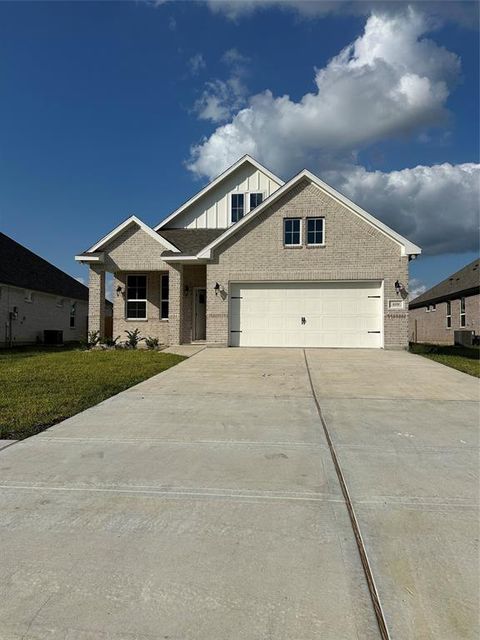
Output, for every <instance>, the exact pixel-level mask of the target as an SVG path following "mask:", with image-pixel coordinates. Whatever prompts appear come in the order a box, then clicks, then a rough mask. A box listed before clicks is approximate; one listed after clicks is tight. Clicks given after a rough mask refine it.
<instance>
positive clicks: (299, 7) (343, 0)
mask: <svg viewBox="0 0 480 640" xmlns="http://www.w3.org/2000/svg"><path fill="white" fill-rule="evenodd" d="M206 2H207V5H208V6H209V8H210V10H211V11H212V12H213V13H221V14H223V15H224V16H225V17H226V18H227V19H229V20H233V21H238V20H241V19H242V18H246V17H249V16H251V15H253V14H254V13H255V12H257V11H260V12H262V11H265V10H267V9H272V8H279V9H282V10H284V11H290V12H293V13H295V14H296V15H297V16H299V17H300V18H304V19H312V18H323V17H325V16H328V15H333V14H340V15H354V16H361V15H369V14H370V13H371V12H375V11H376V12H378V11H382V12H384V13H398V12H399V11H402V9H403V8H404V6H405V3H403V2H399V1H396V2H394V1H392V0H206ZM408 4H409V5H410V6H415V7H417V8H418V9H419V10H422V11H428V13H429V15H431V16H432V17H433V18H435V19H436V20H441V21H443V20H449V21H453V22H457V23H458V24H460V25H461V26H463V27H468V28H471V29H476V28H477V27H478V4H477V3H476V2H473V1H468V0H467V1H465V2H459V1H458V0H429V1H428V2H427V1H425V0H411V1H410V2H409V3H408Z"/></svg>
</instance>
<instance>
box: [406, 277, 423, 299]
mask: <svg viewBox="0 0 480 640" xmlns="http://www.w3.org/2000/svg"><path fill="white" fill-rule="evenodd" d="M426 290H427V287H426V286H425V285H424V284H423V282H422V281H421V280H419V279H418V278H411V280H410V283H409V287H408V299H409V300H415V298H418V296H420V295H422V293H424V292H425V291H426Z"/></svg>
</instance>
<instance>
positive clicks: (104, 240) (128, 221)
mask: <svg viewBox="0 0 480 640" xmlns="http://www.w3.org/2000/svg"><path fill="white" fill-rule="evenodd" d="M131 224H137V225H138V226H139V227H140V229H142V230H143V231H145V233H147V234H148V235H149V236H150V237H151V238H153V239H154V240H156V241H157V242H159V243H160V244H161V245H163V246H164V247H165V248H166V249H168V250H169V251H175V253H180V249H178V248H177V247H176V246H175V245H174V244H172V243H171V242H169V241H168V240H166V239H165V238H163V237H162V236H161V235H160V234H158V233H156V232H155V231H154V230H153V229H152V228H151V227H149V226H148V224H145V222H142V220H140V218H137V216H130V217H129V218H127V219H126V220H124V221H123V222H122V223H121V224H119V225H118V227H115V229H113V230H112V231H110V233H107V235H106V236H104V237H103V238H102V239H101V240H99V241H98V242H97V243H96V244H94V245H93V246H92V247H90V249H87V251H85V253H93V252H94V251H97V250H98V249H100V248H101V247H103V245H104V244H106V243H107V242H109V241H110V240H113V238H115V237H116V236H118V234H119V233H121V232H122V231H123V230H124V229H126V228H127V227H128V226H130V225H131ZM79 257H81V256H79ZM83 259H85V258H83Z"/></svg>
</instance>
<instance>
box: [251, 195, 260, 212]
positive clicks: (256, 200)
mask: <svg viewBox="0 0 480 640" xmlns="http://www.w3.org/2000/svg"><path fill="white" fill-rule="evenodd" d="M262 201H263V193H251V194H250V211H251V210H252V209H255V207H258V205H259V204H262Z"/></svg>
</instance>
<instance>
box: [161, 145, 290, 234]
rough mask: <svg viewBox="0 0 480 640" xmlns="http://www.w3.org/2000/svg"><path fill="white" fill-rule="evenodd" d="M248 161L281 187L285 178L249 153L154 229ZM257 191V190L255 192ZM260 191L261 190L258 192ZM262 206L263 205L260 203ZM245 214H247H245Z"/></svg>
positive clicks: (178, 213) (162, 225) (174, 216)
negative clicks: (281, 177)
mask: <svg viewBox="0 0 480 640" xmlns="http://www.w3.org/2000/svg"><path fill="white" fill-rule="evenodd" d="M247 162H249V163H250V164H251V165H253V166H254V167H255V168H256V169H258V171H261V172H262V173H264V174H265V175H266V176H268V177H269V178H270V180H273V182H275V183H276V184H278V186H279V187H281V186H282V185H283V184H284V182H283V180H280V178H279V177H278V176H276V175H275V174H274V173H272V172H271V171H269V170H268V169H267V168H266V167H264V166H263V165H261V164H260V163H259V162H257V161H256V160H255V159H254V158H252V157H251V156H249V155H248V154H247V155H245V156H243V157H242V158H240V160H237V162H235V164H232V166H231V167H229V168H228V169H226V170H225V171H224V172H223V173H221V174H220V175H219V176H218V177H217V178H215V179H214V180H212V181H211V182H209V183H208V184H207V185H206V187H204V188H203V189H201V190H200V191H199V192H198V193H196V194H195V195H194V196H193V197H192V198H190V200H187V201H186V202H185V203H184V204H182V206H181V207H179V208H178V209H176V210H175V211H174V212H173V213H171V214H170V215H169V216H167V217H166V218H165V219H164V220H162V221H161V222H160V223H159V224H157V226H156V227H153V229H154V231H158V229H161V228H162V227H164V226H165V225H166V224H167V223H168V222H170V221H171V220H173V219H174V218H176V217H177V216H178V215H180V214H181V213H182V212H183V211H185V209H187V208H188V207H190V206H191V205H192V204H194V203H195V202H197V200H199V199H200V198H201V197H202V196H204V195H205V194H206V193H208V191H210V189H213V187H216V186H217V185H218V184H219V183H220V182H222V180H225V178H228V176H229V175H230V174H232V173H233V172H234V171H236V169H238V168H239V167H241V166H243V165H244V164H246V163H247ZM255 193H257V192H255ZM258 193H260V192H258ZM259 206H261V205H259ZM244 215H245V214H244Z"/></svg>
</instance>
